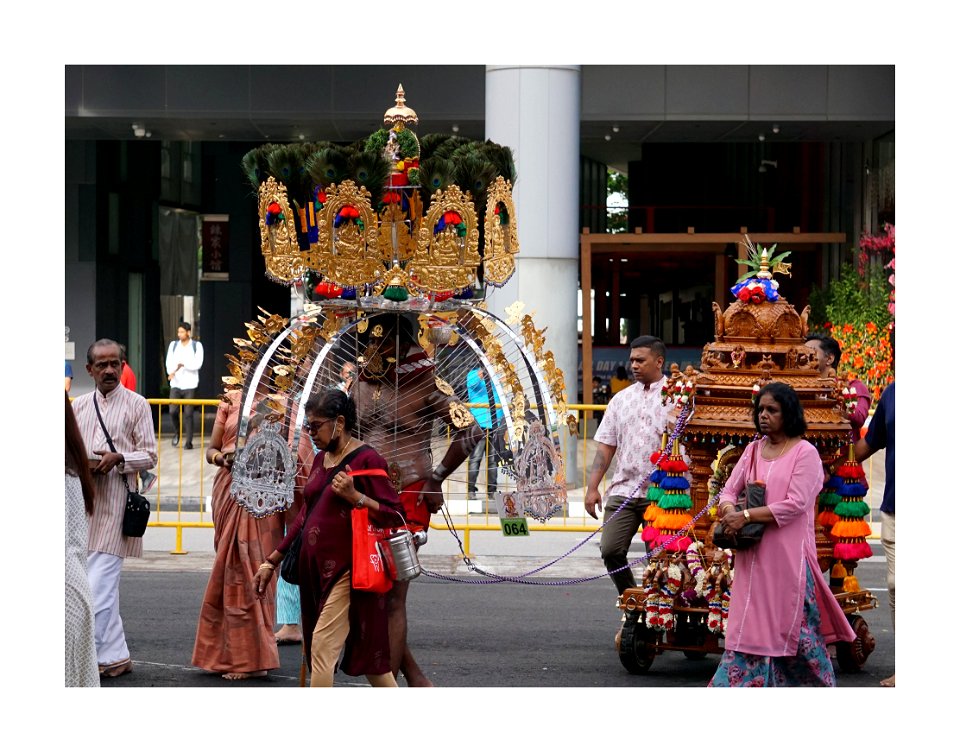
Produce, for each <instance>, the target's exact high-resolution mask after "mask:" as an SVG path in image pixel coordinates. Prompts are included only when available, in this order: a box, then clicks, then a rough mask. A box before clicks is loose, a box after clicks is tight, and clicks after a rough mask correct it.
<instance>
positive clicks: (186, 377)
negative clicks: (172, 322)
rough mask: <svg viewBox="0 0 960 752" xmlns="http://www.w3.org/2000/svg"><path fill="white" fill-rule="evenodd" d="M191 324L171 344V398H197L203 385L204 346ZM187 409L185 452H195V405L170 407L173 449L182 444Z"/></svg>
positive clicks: (181, 327)
mask: <svg viewBox="0 0 960 752" xmlns="http://www.w3.org/2000/svg"><path fill="white" fill-rule="evenodd" d="M190 329H191V327H190V322H189V321H181V322H180V325H179V326H178V327H177V338H176V339H175V340H173V342H171V343H170V344H169V345H167V359H166V367H167V381H169V382H170V399H172V400H180V399H193V398H194V397H196V395H197V385H198V384H199V383H200V369H201V368H202V367H203V345H202V344H200V343H199V342H197V340H195V339H192V338H191V335H190ZM181 407H182V409H183V412H182V415H183V434H184V437H185V439H186V440H185V441H184V442H183V448H184V449H193V405H182V406H181V405H177V404H175V403H174V404H171V405H170V419H171V420H172V421H173V442H172V443H173V446H177V444H179V443H180V422H179V421H178V420H177V415H178V413H179V412H180V410H181Z"/></svg>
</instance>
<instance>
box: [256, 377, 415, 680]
mask: <svg viewBox="0 0 960 752" xmlns="http://www.w3.org/2000/svg"><path fill="white" fill-rule="evenodd" d="M305 413H306V422H305V428H306V430H307V432H308V433H309V435H310V437H311V439H312V440H313V442H314V444H316V445H317V446H318V447H319V448H320V452H319V454H317V456H316V458H315V459H314V462H313V468H312V470H311V472H310V477H309V479H308V480H307V484H306V486H305V488H304V506H303V510H302V511H301V512H300V514H299V515H298V516H297V519H296V520H295V521H294V523H293V524H292V525H291V527H290V529H289V530H288V532H287V535H286V537H285V538H284V539H283V541H282V542H281V543H280V545H279V546H277V548H276V550H274V551H272V552H271V553H270V554H269V555H268V556H267V557H266V558H265V560H264V562H263V564H261V565H260V568H259V569H258V571H257V574H256V576H255V578H254V589H255V591H256V593H257V596H258V597H259V598H270V597H272V594H270V593H269V592H268V588H269V585H270V583H271V581H272V579H273V575H274V572H275V570H276V568H277V567H278V566H279V565H280V563H281V562H282V560H283V557H284V554H286V553H287V551H288V550H289V549H290V547H291V546H292V545H293V543H294V541H295V540H296V539H297V538H298V537H299V540H300V553H299V560H298V570H299V581H300V602H301V623H302V625H303V639H304V647H305V652H306V654H307V655H309V656H310V667H311V671H310V674H311V675H310V686H311V687H331V686H333V675H334V670H335V668H336V666H337V658H338V656H339V655H340V651H341V649H342V648H345V649H346V650H345V653H344V657H343V661H342V663H341V664H340V668H341V670H342V671H343V672H344V673H346V674H348V675H350V676H360V675H361V674H363V675H366V677H367V679H368V681H369V682H370V683H371V684H372V685H373V686H375V687H396V686H397V682H396V679H395V678H394V675H393V673H392V672H391V670H390V638H389V634H388V628H387V607H386V594H385V593H378V592H373V591H369V590H356V589H354V587H353V583H352V578H351V574H352V571H351V570H352V561H353V546H352V541H353V532H354V531H353V528H352V525H353V517H352V515H351V511H350V510H351V508H356V509H362V508H366V509H367V510H368V512H369V516H370V521H371V522H372V523H373V524H376V525H378V526H382V527H396V526H398V525H399V524H400V523H401V522H402V519H403V517H402V514H401V510H402V506H401V504H400V499H399V497H398V495H397V492H396V490H395V489H394V487H393V485H392V484H391V483H390V480H389V477H388V475H387V462H386V460H384V458H383V457H382V456H380V455H379V454H378V453H377V452H376V451H375V450H374V449H373V448H371V447H370V446H367V445H366V444H363V443H362V442H360V441H358V440H357V439H355V438H354V437H353V432H354V431H355V430H356V426H357V408H356V404H355V403H354V401H353V399H352V398H351V397H350V396H348V395H347V394H345V393H344V392H343V391H341V390H340V389H335V388H334V389H328V390H326V391H324V392H322V393H321V394H319V395H316V396H314V397H311V398H310V400H309V401H308V402H307V404H306V408H305ZM351 473H354V474H356V477H354V475H352V474H351Z"/></svg>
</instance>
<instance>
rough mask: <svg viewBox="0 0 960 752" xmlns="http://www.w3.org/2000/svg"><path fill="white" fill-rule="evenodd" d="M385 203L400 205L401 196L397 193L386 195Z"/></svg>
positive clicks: (392, 192) (391, 192) (384, 197)
mask: <svg viewBox="0 0 960 752" xmlns="http://www.w3.org/2000/svg"><path fill="white" fill-rule="evenodd" d="M383 203H385V204H399V203H400V194H399V193H397V192H396V191H390V192H388V193H385V194H384V196H383Z"/></svg>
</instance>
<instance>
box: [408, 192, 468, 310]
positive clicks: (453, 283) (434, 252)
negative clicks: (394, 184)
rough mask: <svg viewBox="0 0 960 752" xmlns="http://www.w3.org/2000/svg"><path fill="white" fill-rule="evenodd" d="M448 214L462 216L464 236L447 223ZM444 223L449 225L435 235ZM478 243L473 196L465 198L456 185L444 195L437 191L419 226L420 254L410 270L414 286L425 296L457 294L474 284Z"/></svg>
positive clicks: (417, 254)
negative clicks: (454, 291)
mask: <svg viewBox="0 0 960 752" xmlns="http://www.w3.org/2000/svg"><path fill="white" fill-rule="evenodd" d="M448 212H455V213H456V214H457V215H458V216H459V218H460V219H461V221H462V222H463V224H464V226H465V234H463V235H460V234H459V230H458V228H457V227H456V226H454V225H453V224H452V223H451V222H447V221H446V219H445V216H444V215H446V214H447V213H448ZM441 220H444V221H445V223H446V224H445V226H444V228H443V229H442V230H440V231H439V232H437V233H436V234H434V229H435V228H436V227H437V226H438V224H439V223H440V221H441ZM479 243H480V231H479V229H478V228H477V212H476V210H475V209H474V207H473V202H472V201H471V200H470V194H469V193H466V194H464V193H463V192H462V191H461V190H460V188H458V187H457V186H455V185H452V186H450V187H449V188H447V189H446V190H445V191H443V192H441V191H437V192H436V193H434V194H433V198H432V199H431V204H430V210H429V211H428V212H427V216H426V220H425V221H424V222H423V224H421V226H420V238H419V241H418V243H417V252H416V254H415V255H414V257H413V259H412V260H411V261H410V265H409V266H408V267H407V271H408V272H409V274H410V278H411V282H413V283H414V284H415V285H416V287H417V288H418V289H420V290H423V291H425V292H444V291H447V290H458V289H460V288H463V287H467V286H468V285H471V284H473V282H474V281H475V280H476V278H477V266H479V264H480V253H479V251H478V250H477V249H478V246H479Z"/></svg>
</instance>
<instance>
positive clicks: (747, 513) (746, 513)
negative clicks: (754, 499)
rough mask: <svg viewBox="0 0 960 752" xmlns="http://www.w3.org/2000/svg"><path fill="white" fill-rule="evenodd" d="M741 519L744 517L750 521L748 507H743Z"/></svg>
mask: <svg viewBox="0 0 960 752" xmlns="http://www.w3.org/2000/svg"><path fill="white" fill-rule="evenodd" d="M743 519H745V520H746V521H747V522H750V510H749V509H744V510H743Z"/></svg>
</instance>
